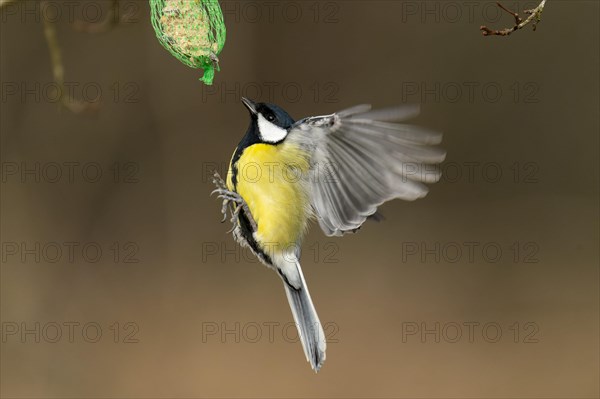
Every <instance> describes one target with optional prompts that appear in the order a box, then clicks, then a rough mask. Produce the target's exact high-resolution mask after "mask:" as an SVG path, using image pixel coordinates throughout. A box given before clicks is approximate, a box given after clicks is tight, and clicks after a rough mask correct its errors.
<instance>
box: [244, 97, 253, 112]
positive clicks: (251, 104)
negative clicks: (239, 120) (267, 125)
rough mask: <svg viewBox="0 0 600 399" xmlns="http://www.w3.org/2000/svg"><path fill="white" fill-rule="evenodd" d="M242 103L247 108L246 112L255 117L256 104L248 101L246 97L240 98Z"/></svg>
mask: <svg viewBox="0 0 600 399" xmlns="http://www.w3.org/2000/svg"><path fill="white" fill-rule="evenodd" d="M242 103H244V105H245V106H246V108H248V111H250V113H251V114H252V115H256V104H255V103H254V102H253V101H252V100H248V99H247V98H246V97H242Z"/></svg>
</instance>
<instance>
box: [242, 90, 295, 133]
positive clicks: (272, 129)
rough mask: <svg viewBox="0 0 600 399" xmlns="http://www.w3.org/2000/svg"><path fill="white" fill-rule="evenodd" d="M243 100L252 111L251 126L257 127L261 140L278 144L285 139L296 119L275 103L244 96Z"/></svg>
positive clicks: (252, 127)
mask: <svg viewBox="0 0 600 399" xmlns="http://www.w3.org/2000/svg"><path fill="white" fill-rule="evenodd" d="M242 102H243V103H244V105H245V106H246V108H248V111H249V112H250V119H251V121H250V124H251V125H250V128H251V129H255V131H256V133H257V134H258V136H259V138H260V140H261V141H263V142H265V143H271V144H276V143H280V142H281V141H283V140H284V139H285V138H286V136H287V133H288V130H289V129H290V128H291V127H292V125H293V124H294V119H292V117H291V116H290V115H289V114H288V113H287V112H285V111H284V110H283V109H282V108H280V107H279V106H277V105H275V104H268V103H255V102H253V101H251V100H248V99H247V98H244V97H242Z"/></svg>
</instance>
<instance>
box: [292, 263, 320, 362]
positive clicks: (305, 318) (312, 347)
mask: <svg viewBox="0 0 600 399" xmlns="http://www.w3.org/2000/svg"><path fill="white" fill-rule="evenodd" d="M298 272H299V273H300V278H301V285H300V288H299V289H296V288H294V287H292V286H290V285H289V284H288V283H286V282H285V281H284V283H283V285H284V287H285V293H286V294H287V298H288V301H289V303H290V308H292V314H293V315H294V321H295V322H296V327H297V328H298V334H299V335H300V340H301V341H302V348H303V349H304V354H305V355H306V360H307V361H309V362H310V365H311V367H312V368H313V369H314V370H315V372H318V371H319V370H320V369H321V366H322V365H323V362H324V361H325V349H326V347H327V344H326V342H325V332H324V331H323V326H322V325H321V322H320V321H319V316H318V315H317V311H316V310H315V307H314V305H313V303H312V300H311V299H310V293H309V292H308V287H307V286H306V281H304V276H303V275H302V270H301V269H300V265H298Z"/></svg>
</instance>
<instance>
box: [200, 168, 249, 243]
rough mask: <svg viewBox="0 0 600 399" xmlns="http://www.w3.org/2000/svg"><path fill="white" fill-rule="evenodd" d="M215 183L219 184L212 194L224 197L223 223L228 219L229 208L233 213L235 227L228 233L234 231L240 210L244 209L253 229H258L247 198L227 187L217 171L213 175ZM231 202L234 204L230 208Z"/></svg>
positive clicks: (232, 219)
mask: <svg viewBox="0 0 600 399" xmlns="http://www.w3.org/2000/svg"><path fill="white" fill-rule="evenodd" d="M213 183H214V184H215V186H217V188H216V189H215V190H213V191H212V193H211V194H210V195H213V194H218V195H217V198H221V199H223V206H222V207H221V213H222V214H223V220H221V223H223V222H225V220H227V210H228V209H229V211H230V213H231V223H232V224H233V228H232V229H231V230H230V231H229V232H228V233H230V232H232V231H233V230H234V229H235V227H236V223H239V216H240V211H241V210H242V209H243V210H244V214H245V215H246V218H247V219H248V221H249V222H250V226H251V227H252V231H256V229H257V225H256V221H255V220H254V218H253V217H252V213H251V212H250V208H249V207H248V204H247V203H246V200H244V198H243V197H242V196H241V195H240V194H238V193H236V192H235V191H231V190H229V189H228V188H227V185H226V184H225V182H224V181H223V179H222V178H221V176H220V175H219V173H218V172H216V171H215V173H214V175H213ZM229 204H231V205H232V206H231V208H228V205H229Z"/></svg>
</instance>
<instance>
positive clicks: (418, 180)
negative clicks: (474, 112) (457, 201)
mask: <svg viewBox="0 0 600 399" xmlns="http://www.w3.org/2000/svg"><path fill="white" fill-rule="evenodd" d="M418 113H419V107H418V106H404V107H396V108H388V109H383V110H371V107H370V106H369V105H359V106H356V107H352V108H350V109H347V110H344V111H341V112H338V113H336V114H332V115H327V116H318V117H311V118H305V119H302V120H300V121H298V122H296V124H294V126H293V127H292V128H291V129H290V131H289V133H288V137H287V140H288V141H292V142H295V143H296V144H299V145H301V146H303V147H305V148H306V149H307V152H308V153H310V154H312V158H311V160H310V161H311V168H312V172H313V173H311V174H310V191H311V204H312V207H313V209H314V211H315V214H316V216H317V219H318V221H319V224H320V226H321V228H322V229H323V231H324V232H325V234H327V235H329V236H335V235H342V234H344V233H346V232H352V231H356V229H358V228H359V227H360V226H361V225H362V224H363V223H364V222H365V220H366V219H367V218H368V217H369V216H371V215H373V214H375V212H376V211H377V207H378V206H380V205H381V204H383V203H384V202H386V201H389V200H392V199H396V198H398V199H403V200H407V201H412V200H415V199H418V198H422V197H424V196H425V195H426V194H427V191H428V189H427V187H426V186H425V184H424V183H434V182H436V181H438V180H439V179H440V177H441V174H440V171H439V168H438V167H437V164H439V163H441V162H442V161H443V160H444V159H445V157H446V152H445V151H444V150H443V149H441V148H439V147H436V146H435V145H437V144H439V143H440V142H441V140H442V134H441V133H439V132H435V131H432V130H429V129H425V128H422V127H418V126H414V125H409V124H404V123H392V122H391V121H401V120H405V119H408V118H411V117H414V116H416V115H418Z"/></svg>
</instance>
